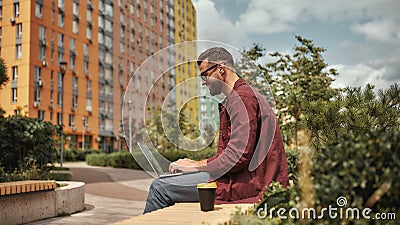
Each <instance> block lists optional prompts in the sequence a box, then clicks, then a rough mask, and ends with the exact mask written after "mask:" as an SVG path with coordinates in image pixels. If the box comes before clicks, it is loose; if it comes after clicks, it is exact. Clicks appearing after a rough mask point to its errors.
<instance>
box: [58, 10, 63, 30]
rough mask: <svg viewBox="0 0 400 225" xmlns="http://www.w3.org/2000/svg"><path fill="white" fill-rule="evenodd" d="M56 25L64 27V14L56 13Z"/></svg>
mask: <svg viewBox="0 0 400 225" xmlns="http://www.w3.org/2000/svg"><path fill="white" fill-rule="evenodd" d="M58 26H59V27H61V28H63V27H64V14H62V13H59V14H58Z"/></svg>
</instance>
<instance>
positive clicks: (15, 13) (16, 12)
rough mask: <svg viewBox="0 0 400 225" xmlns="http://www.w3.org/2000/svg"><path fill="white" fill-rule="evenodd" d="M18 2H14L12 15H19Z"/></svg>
mask: <svg viewBox="0 0 400 225" xmlns="http://www.w3.org/2000/svg"><path fill="white" fill-rule="evenodd" d="M19 10H20V8H19V2H15V3H14V17H19V13H20V11H19Z"/></svg>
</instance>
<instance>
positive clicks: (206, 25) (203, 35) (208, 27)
mask: <svg viewBox="0 0 400 225" xmlns="http://www.w3.org/2000/svg"><path fill="white" fill-rule="evenodd" d="M193 4H194V6H195V8H196V12H197V32H198V38H199V39H200V40H214V41H219V42H223V43H226V44H230V45H233V46H235V45H236V47H237V48H242V45H241V44H242V43H243V41H246V40H248V38H247V37H246V36H245V34H244V33H242V32H240V31H237V30H236V28H235V27H234V25H233V23H232V22H231V21H229V19H228V18H227V17H226V16H225V15H224V14H223V13H222V12H220V11H218V10H217V9H216V8H215V5H214V3H213V2H212V1H211V0H201V1H200V0H197V1H193Z"/></svg>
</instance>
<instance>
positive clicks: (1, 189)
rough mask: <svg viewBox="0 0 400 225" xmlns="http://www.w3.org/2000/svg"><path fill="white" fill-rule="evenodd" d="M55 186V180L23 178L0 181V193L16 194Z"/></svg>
mask: <svg viewBox="0 0 400 225" xmlns="http://www.w3.org/2000/svg"><path fill="white" fill-rule="evenodd" d="M56 187H57V183H56V181H55V180H25V181H14V182H5V183H0V195H9V194H18V193H25V192H32V191H43V190H51V189H55V188H56Z"/></svg>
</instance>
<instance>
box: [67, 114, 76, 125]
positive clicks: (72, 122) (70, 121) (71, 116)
mask: <svg viewBox="0 0 400 225" xmlns="http://www.w3.org/2000/svg"><path fill="white" fill-rule="evenodd" d="M68 125H69V126H70V127H75V115H71V114H70V115H69V124H68Z"/></svg>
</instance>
